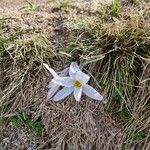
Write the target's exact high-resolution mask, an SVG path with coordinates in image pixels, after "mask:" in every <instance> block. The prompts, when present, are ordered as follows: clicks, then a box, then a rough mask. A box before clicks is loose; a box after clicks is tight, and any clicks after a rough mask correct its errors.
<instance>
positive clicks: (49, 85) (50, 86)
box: [48, 81, 55, 89]
mask: <svg viewBox="0 0 150 150" xmlns="http://www.w3.org/2000/svg"><path fill="white" fill-rule="evenodd" d="M54 84H55V83H54V82H53V81H50V82H49V84H48V88H49V89H50V88H52V87H53V85H54Z"/></svg>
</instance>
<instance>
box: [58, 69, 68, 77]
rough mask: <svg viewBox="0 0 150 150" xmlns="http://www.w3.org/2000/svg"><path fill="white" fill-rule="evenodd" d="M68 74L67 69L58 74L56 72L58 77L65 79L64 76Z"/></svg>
mask: <svg viewBox="0 0 150 150" xmlns="http://www.w3.org/2000/svg"><path fill="white" fill-rule="evenodd" d="M68 73H69V67H68V68H65V69H64V70H62V71H60V72H58V74H59V76H60V77H65V76H67V75H68Z"/></svg>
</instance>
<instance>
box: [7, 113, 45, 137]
mask: <svg viewBox="0 0 150 150" xmlns="http://www.w3.org/2000/svg"><path fill="white" fill-rule="evenodd" d="M9 122H10V124H11V125H12V126H14V127H23V126H24V127H26V128H27V129H28V130H29V131H30V133H32V134H35V135H41V134H42V132H43V129H44V125H43V124H42V123H41V121H33V120H32V118H30V117H29V116H27V115H26V114H24V113H20V114H18V115H16V116H12V117H10V118H9Z"/></svg>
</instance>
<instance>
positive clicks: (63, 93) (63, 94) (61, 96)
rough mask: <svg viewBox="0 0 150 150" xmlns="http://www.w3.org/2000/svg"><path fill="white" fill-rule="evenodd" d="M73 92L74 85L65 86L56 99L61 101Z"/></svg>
mask: <svg viewBox="0 0 150 150" xmlns="http://www.w3.org/2000/svg"><path fill="white" fill-rule="evenodd" d="M72 92H73V87H64V88H63V89H62V90H60V91H59V92H58V93H57V94H56V95H55V96H54V97H53V100H54V101H59V100H62V99H64V98H65V97H67V96H68V95H70V94H71V93H72Z"/></svg>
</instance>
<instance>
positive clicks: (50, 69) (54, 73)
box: [43, 63, 58, 77]
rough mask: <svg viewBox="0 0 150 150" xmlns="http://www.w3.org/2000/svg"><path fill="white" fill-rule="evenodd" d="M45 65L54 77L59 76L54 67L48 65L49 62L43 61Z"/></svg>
mask: <svg viewBox="0 0 150 150" xmlns="http://www.w3.org/2000/svg"><path fill="white" fill-rule="evenodd" d="M43 65H44V66H45V68H46V69H47V70H48V71H49V72H50V73H51V74H52V76H53V77H56V76H58V74H57V73H56V72H55V71H54V69H52V68H50V67H49V66H48V64H46V63H43Z"/></svg>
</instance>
